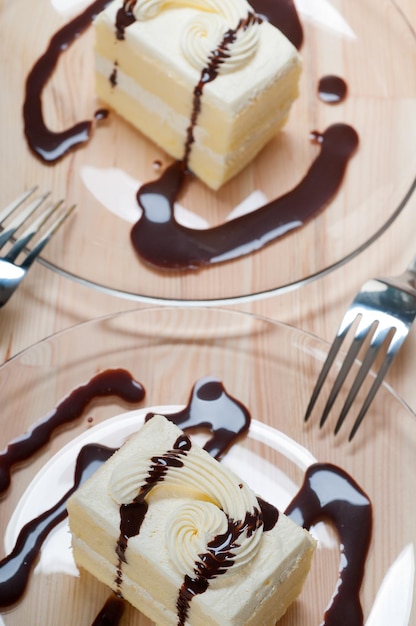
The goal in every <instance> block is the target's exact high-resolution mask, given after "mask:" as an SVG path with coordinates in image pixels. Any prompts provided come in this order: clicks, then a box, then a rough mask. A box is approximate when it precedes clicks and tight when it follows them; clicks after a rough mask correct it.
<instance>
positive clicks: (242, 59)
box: [133, 0, 261, 74]
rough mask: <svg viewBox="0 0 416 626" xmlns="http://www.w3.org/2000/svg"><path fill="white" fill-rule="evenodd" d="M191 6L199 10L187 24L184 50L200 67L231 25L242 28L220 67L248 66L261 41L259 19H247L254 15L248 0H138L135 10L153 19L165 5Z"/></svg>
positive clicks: (138, 16)
mask: <svg viewBox="0 0 416 626" xmlns="http://www.w3.org/2000/svg"><path fill="white" fill-rule="evenodd" d="M167 8H169V9H174V8H178V9H180V8H191V9H195V10H197V11H198V13H197V14H196V15H195V16H193V17H192V18H191V19H190V20H189V22H188V24H187V25H186V27H185V29H184V32H183V36H182V37H181V47H182V53H183V55H184V57H185V58H186V60H187V61H188V62H189V63H190V64H191V65H193V66H194V67H196V68H197V69H199V70H203V69H204V68H205V67H206V66H207V63H208V62H209V60H210V58H211V55H212V53H213V51H215V50H217V49H218V48H219V46H220V45H221V42H222V41H223V39H224V35H225V34H226V33H227V32H228V31H229V30H230V29H237V28H238V26H239V24H241V23H243V24H244V27H242V28H238V30H237V32H236V34H235V38H234V40H233V42H232V43H231V44H230V45H229V46H228V47H227V53H228V54H227V55H226V57H225V58H223V59H222V60H221V63H220V65H219V68H218V71H219V72H220V73H222V74H225V73H229V72H234V71H235V70H237V69H239V68H240V67H242V66H244V65H245V64H246V63H248V61H249V60H250V59H251V58H252V57H253V55H254V54H255V53H256V50H257V47H258V45H259V28H260V26H261V24H260V23H259V21H258V20H248V21H247V23H245V21H246V20H247V18H248V16H250V15H253V9H252V7H251V6H250V5H249V4H248V2H246V0H177V1H176V2H172V1H171V0H137V1H136V2H135V4H134V7H133V13H134V16H135V18H136V19H137V20H138V21H145V20H149V19H152V18H153V17H155V16H156V15H157V14H158V13H160V12H161V11H163V10H164V9H167Z"/></svg>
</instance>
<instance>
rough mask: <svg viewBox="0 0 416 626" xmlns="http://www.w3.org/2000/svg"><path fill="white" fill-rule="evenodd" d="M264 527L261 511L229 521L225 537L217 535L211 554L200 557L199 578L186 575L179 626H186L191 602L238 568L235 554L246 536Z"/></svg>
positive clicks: (211, 542) (196, 570) (179, 607)
mask: <svg viewBox="0 0 416 626" xmlns="http://www.w3.org/2000/svg"><path fill="white" fill-rule="evenodd" d="M262 525H263V522H262V517H261V515H260V513H259V511H258V510H257V511H254V513H253V514H251V513H249V512H247V514H246V517H245V518H244V520H242V521H236V520H232V519H228V527H227V530H226V531H225V533H221V534H219V535H217V536H216V537H214V539H212V541H210V542H209V543H208V545H207V551H206V552H205V553H204V554H200V555H199V559H200V560H199V561H197V562H196V563H195V568H194V572H195V576H193V577H191V576H188V575H185V579H184V581H183V583H182V586H181V588H180V590H179V595H178V599H177V602H176V608H177V613H178V622H177V624H178V626H185V622H186V620H187V618H188V614H189V609H190V603H191V600H192V599H193V598H194V597H195V596H197V595H200V594H202V593H204V592H205V591H206V590H207V589H208V587H209V582H210V580H212V579H214V578H216V577H217V576H220V575H221V574H224V573H225V572H226V571H227V569H228V568H229V567H232V566H233V565H234V556H235V553H234V550H235V549H236V548H238V546H239V543H238V542H239V538H240V536H241V535H242V533H244V532H247V534H252V533H254V532H256V530H258V529H260V528H261V527H262Z"/></svg>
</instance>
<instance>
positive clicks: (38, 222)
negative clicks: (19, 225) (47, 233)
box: [4, 200, 63, 263]
mask: <svg viewBox="0 0 416 626" xmlns="http://www.w3.org/2000/svg"><path fill="white" fill-rule="evenodd" d="M62 202H63V201H62V200H60V201H59V202H56V203H55V204H53V205H50V206H48V207H47V208H46V209H45V210H44V211H43V212H42V213H41V214H40V215H39V216H38V217H37V218H36V219H35V220H34V221H33V222H32V223H31V224H30V225H29V226H28V227H27V228H26V230H25V231H24V232H23V233H22V235H20V236H19V238H18V239H17V241H16V242H15V243H14V245H13V246H12V247H11V248H10V250H9V251H8V253H7V254H6V255H5V256H4V259H5V260H6V261H10V262H11V263H13V261H15V260H16V258H17V257H18V255H19V254H20V252H21V251H22V250H23V249H24V248H25V247H26V246H27V244H28V243H29V241H30V240H31V239H32V238H33V237H34V236H35V235H36V233H37V232H39V229H40V228H42V226H43V225H44V224H45V223H46V221H47V220H48V219H49V218H50V217H51V215H52V214H53V213H54V212H55V211H56V210H57V209H58V208H59V207H60V206H61V204H62Z"/></svg>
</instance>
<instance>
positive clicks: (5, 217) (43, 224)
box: [0, 187, 75, 307]
mask: <svg viewBox="0 0 416 626" xmlns="http://www.w3.org/2000/svg"><path fill="white" fill-rule="evenodd" d="M35 191H36V187H33V188H32V189H29V190H28V191H26V192H24V193H23V194H22V195H21V196H19V197H18V198H16V200H14V201H13V202H12V203H11V204H9V205H8V206H7V207H6V208H4V209H3V210H2V211H0V255H1V256H0V307H2V306H4V305H5V304H6V302H7V301H8V300H9V298H10V297H11V296H12V294H13V293H14V292H15V291H16V289H17V287H18V286H19V285H20V283H21V282H22V280H23V279H24V277H25V276H26V274H27V272H28V270H29V268H30V267H31V265H32V263H33V261H34V260H35V259H36V258H37V257H38V256H39V254H40V253H41V251H42V250H43V248H44V247H45V246H46V244H47V243H48V241H49V240H50V239H51V237H52V236H53V235H54V233H56V231H57V230H58V228H59V227H60V226H61V224H62V223H63V222H64V221H65V219H66V218H67V217H68V216H69V215H70V213H71V212H72V211H73V210H74V208H75V207H74V206H71V207H70V208H68V209H63V208H62V205H63V201H62V200H61V201H59V202H55V203H52V204H47V206H46V208H45V207H42V209H41V210H40V207H41V205H43V204H44V203H45V201H46V198H47V197H48V196H49V194H48V193H44V194H42V195H40V196H39V197H36V198H34V199H32V200H31V201H30V202H29V203H28V204H26V201H27V200H29V198H30V197H31V196H33V194H34V193H35ZM18 209H19V210H18ZM38 209H39V211H37V210H38ZM21 228H23V232H21V233H20V229H21ZM32 239H34V240H35V243H34V246H33V247H32V248H31V249H28V248H27V245H28V244H29V242H30V241H31V240H32ZM36 239H37V240H36Z"/></svg>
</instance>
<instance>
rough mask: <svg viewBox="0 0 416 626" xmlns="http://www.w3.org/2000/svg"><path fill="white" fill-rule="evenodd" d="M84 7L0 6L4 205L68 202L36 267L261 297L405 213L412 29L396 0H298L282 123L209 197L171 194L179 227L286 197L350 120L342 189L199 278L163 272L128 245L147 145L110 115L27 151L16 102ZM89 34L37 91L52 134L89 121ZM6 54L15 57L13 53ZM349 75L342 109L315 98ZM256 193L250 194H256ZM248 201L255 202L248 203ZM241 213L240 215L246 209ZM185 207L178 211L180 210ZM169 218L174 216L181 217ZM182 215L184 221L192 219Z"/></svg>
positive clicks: (201, 294)
mask: <svg viewBox="0 0 416 626" xmlns="http://www.w3.org/2000/svg"><path fill="white" fill-rule="evenodd" d="M85 4H86V3H85V0H81V1H80V2H77V3H75V2H67V1H65V0H38V2H36V3H29V4H27V3H25V2H23V0H14V1H13V2H11V0H6V1H5V2H4V3H2V6H1V9H0V25H1V30H2V32H3V33H4V36H3V37H2V39H1V43H0V59H1V61H0V63H1V64H2V65H1V72H2V77H3V82H4V84H5V85H7V89H5V90H4V93H3V96H2V98H1V102H0V111H1V114H0V127H1V135H2V145H3V154H2V157H1V159H2V163H1V167H0V190H1V191H0V204H1V205H3V204H6V203H8V202H9V201H10V200H11V199H12V198H14V197H15V196H17V195H18V194H20V192H21V190H22V189H23V188H27V187H28V186H32V185H33V184H38V185H39V186H40V188H41V189H42V190H47V189H50V190H52V192H53V196H54V197H60V196H63V197H65V198H66V201H67V202H68V203H73V202H74V203H76V204H77V206H78V210H77V214H76V216H75V217H74V218H73V219H71V222H70V223H69V224H66V225H65V228H64V229H63V230H62V232H60V233H59V234H58V235H57V236H56V238H55V239H54V241H53V242H51V243H50V244H49V245H48V248H47V249H46V251H45V252H44V256H43V262H44V263H46V264H47V265H48V266H49V267H50V268H52V269H54V270H56V271H58V272H59V273H61V274H64V275H66V276H68V277H70V278H72V279H75V280H78V281H81V282H83V283H86V284H89V285H93V286H96V287H98V288H100V289H103V290H105V291H110V292H111V293H114V294H116V295H117V294H118V295H121V296H125V297H129V298H132V299H136V300H142V301H147V302H149V301H150V302H154V301H155V300H158V301H159V300H160V301H163V302H178V301H180V302H183V303H185V302H195V301H198V302H199V303H208V302H215V301H216V302H220V301H221V302H227V301H234V300H238V299H248V298H252V297H261V296H264V295H265V294H270V293H275V292H279V291H281V290H285V289H288V288H292V287H293V286H294V285H299V284H302V283H303V282H305V281H309V280H311V279H313V278H316V277H317V276H321V275H323V274H325V273H327V272H329V271H330V270H332V269H333V268H334V267H336V266H339V265H340V264H342V263H344V262H345V261H347V260H348V259H350V258H351V257H353V256H355V255H356V254H358V253H359V252H361V251H362V250H363V249H365V248H366V247H367V246H368V245H369V244H370V243H372V242H373V241H374V239H375V238H377V237H378V236H379V235H380V234H381V233H382V232H383V231H384V230H385V229H386V228H387V227H388V226H389V224H390V223H391V222H392V221H393V220H394V219H395V217H396V216H397V215H398V213H399V212H400V211H401V209H402V207H403V206H404V204H405V202H406V201H407V198H408V196H409V194H410V193H411V192H412V190H413V187H414V184H415V172H416V167H415V158H416V157H415V150H414V146H415V145H416V128H415V125H414V124H410V123H409V122H410V120H413V119H414V118H415V115H416V82H415V73H414V68H415V67H416V45H415V35H414V32H412V30H411V28H410V26H409V24H408V23H407V22H406V19H405V18H404V17H403V15H402V13H401V12H400V10H398V9H397V7H396V5H395V3H394V2H393V1H392V0H353V1H351V0H297V8H298V13H299V16H300V19H301V21H302V25H303V31H304V44H303V47H302V49H301V52H302V56H303V61H304V71H303V75H302V79H301V85H300V97H299V99H298V100H297V102H296V103H295V105H294V107H293V110H292V113H291V116H290V120H289V123H288V124H287V126H286V127H285V129H284V130H283V132H282V133H281V134H280V135H279V136H278V137H276V139H275V140H273V141H271V142H270V144H269V145H268V146H267V147H266V148H265V149H264V150H263V152H262V153H261V154H260V156H259V157H258V158H256V159H255V161H254V162H253V163H252V164H251V165H250V166H249V167H248V168H247V169H246V170H244V172H242V173H241V174H240V175H239V176H237V177H236V178H235V179H234V180H232V181H231V182H230V183H228V184H227V185H225V186H224V188H222V189H221V190H220V191H219V192H217V193H214V192H212V191H210V190H208V189H207V188H206V187H205V186H204V185H202V184H200V183H199V182H198V181H196V180H193V181H191V183H190V184H189V185H188V187H187V189H186V191H185V192H184V194H183V195H182V197H181V198H180V204H181V205H182V207H183V208H184V209H186V211H185V221H186V222H187V223H188V224H195V223H198V227H201V226H203V227H204V225H205V226H206V225H216V224H219V223H222V222H224V221H226V220H227V219H230V217H231V216H232V215H233V211H234V210H235V209H236V207H238V206H240V205H241V203H243V202H245V204H246V205H247V206H248V207H251V208H253V206H254V204H255V203H256V202H258V201H259V198H260V202H261V201H262V200H261V199H262V198H263V199H264V198H267V199H273V198H275V197H278V196H281V195H282V194H284V193H286V192H287V191H289V190H290V189H292V188H293V187H294V186H295V185H296V184H297V183H298V182H299V181H300V180H301V179H302V178H303V176H304V175H305V173H306V171H307V169H308V167H309V166H310V164H311V163H312V161H313V159H314V158H315V157H316V156H317V154H318V151H319V147H318V146H317V145H316V144H314V143H312V142H311V140H310V133H311V132H312V131H316V130H317V131H319V132H322V131H324V130H325V129H326V128H327V127H328V126H329V125H330V124H332V123H337V122H343V123H346V124H350V125H352V126H353V127H354V128H355V129H356V130H357V131H358V134H359V136H360V145H359V150H358V152H357V153H356V155H355V156H354V157H353V159H352V161H351V162H350V165H349V166H348V168H347V173H346V176H345V179H344V181H343V184H342V186H341V189H340V190H339V192H338V193H337V194H336V196H335V197H334V198H333V200H332V201H331V202H330V203H329V205H328V206H326V207H325V208H324V210H322V211H321V212H320V213H319V214H318V215H316V217H315V218H314V219H312V220H311V221H310V222H309V223H307V224H306V225H304V226H303V227H301V228H300V229H298V230H296V231H293V232H292V233H289V234H288V235H286V236H285V237H283V238H282V239H279V240H276V241H275V242H274V243H271V244H270V245H268V246H267V247H266V248H263V249H262V250H259V251H257V252H255V253H252V254H250V255H248V256H246V257H242V258H240V259H237V260H234V261H230V262H226V263H221V264H218V265H216V266H211V267H206V268H204V269H201V270H199V271H179V272H178V271H170V272H161V271H158V270H155V269H153V268H151V267H150V266H147V265H146V264H145V263H143V262H142V261H141V260H139V259H138V257H137V256H136V255H135V253H134V252H133V249H132V247H131V244H130V229H131V226H132V224H131V221H135V220H137V218H138V215H139V214H138V208H137V203H136V200H135V192H136V190H137V188H138V185H139V181H141V182H143V181H149V180H152V179H154V178H157V177H158V176H159V175H160V171H161V170H160V169H159V170H158V169H155V167H156V164H158V165H159V166H161V167H162V169H163V168H164V167H165V166H166V165H167V164H168V163H169V161H168V160H167V158H166V156H165V155H164V154H163V153H161V152H160V151H159V150H158V149H157V148H156V147H155V146H154V145H153V144H152V143H151V142H149V141H147V140H146V139H144V138H143V137H141V136H140V135H139V133H137V132H135V131H134V130H132V129H131V128H130V127H129V126H128V125H127V124H125V123H124V122H123V121H122V120H121V119H118V117H117V116H116V115H114V114H113V115H110V118H109V119H108V120H107V121H104V122H101V123H98V124H97V127H96V128H95V131H94V133H93V137H92V140H91V141H90V143H89V144H88V145H86V146H85V147H84V148H82V149H80V150H78V151H76V152H74V153H72V154H71V155H70V156H68V157H66V158H64V159H63V160H62V161H61V162H59V163H57V164H55V165H52V166H45V165H44V164H42V163H40V162H39V161H38V160H37V159H36V158H35V157H34V156H33V155H32V154H31V153H30V152H29V149H28V147H27V144H26V141H25V138H24V134H23V120H22V104H23V99H24V89H25V80H26V77H27V74H28V72H29V71H30V69H31V68H32V66H33V64H34V62H35V61H36V60H37V58H38V57H39V56H40V55H41V54H42V53H43V52H44V50H45V49H46V47H47V44H48V42H49V39H50V37H51V36H52V35H53V34H54V33H55V32H56V31H57V30H58V29H59V28H60V27H61V26H62V25H63V24H65V23H66V22H68V21H69V20H70V19H71V18H72V17H73V15H74V10H79V11H80V10H81V9H82V8H83V7H84V6H85ZM92 50H93V32H92V29H89V30H88V31H87V32H86V33H85V34H84V35H83V36H82V37H80V38H79V39H78V40H77V42H76V43H75V44H74V45H73V46H71V47H70V48H69V49H68V50H67V51H66V52H65V54H63V56H62V58H61V59H60V61H59V63H58V66H57V69H56V71H55V73H54V74H53V77H52V79H51V80H50V82H49V83H48V85H47V87H46V89H45V92H44V94H43V104H44V110H45V117H46V120H47V122H48V124H49V126H50V127H51V128H53V129H64V128H68V127H69V126H71V125H72V124H73V123H75V122H76V121H80V120H84V119H93V118H94V113H95V111H96V110H97V109H99V107H100V104H99V102H97V101H96V99H95V97H94V94H93V82H94V78H93V71H94V70H93V53H92ZM11 51H12V53H11ZM326 75H338V76H340V77H342V78H343V79H345V81H346V82H347V86H348V94H347V98H346V99H345V101H343V102H341V103H339V104H338V105H331V104H327V103H324V102H322V101H321V100H320V99H319V98H318V93H317V87H318V81H319V79H320V78H322V77H323V76H326ZM256 198H257V199H256ZM253 203H254V204H253ZM247 206H246V208H247ZM180 215H182V218H183V217H184V213H181V211H180V210H178V216H180ZM178 219H179V217H178ZM189 220H192V221H189Z"/></svg>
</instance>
